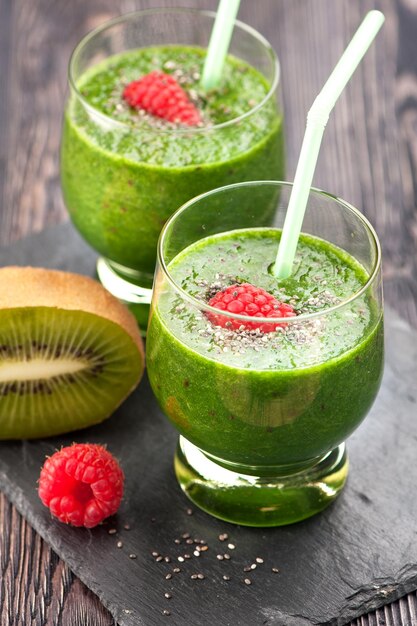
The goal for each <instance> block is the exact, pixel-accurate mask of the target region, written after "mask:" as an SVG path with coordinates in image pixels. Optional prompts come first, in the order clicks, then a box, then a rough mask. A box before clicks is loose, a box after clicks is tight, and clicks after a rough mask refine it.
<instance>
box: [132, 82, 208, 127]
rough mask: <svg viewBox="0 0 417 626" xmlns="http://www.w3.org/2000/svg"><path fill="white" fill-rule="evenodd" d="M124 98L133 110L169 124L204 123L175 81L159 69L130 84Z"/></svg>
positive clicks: (191, 124)
mask: <svg viewBox="0 0 417 626" xmlns="http://www.w3.org/2000/svg"><path fill="white" fill-rule="evenodd" d="M123 98H124V99H125V100H126V102H127V103H128V104H130V106H131V107H134V108H136V109H144V110H145V111H147V112H148V113H151V114H152V115H156V116H157V117H162V118H163V119H164V120H167V121H168V122H176V123H180V124H185V125H186V126H196V125H197V124H199V123H200V122H201V116H200V113H199V111H198V109H197V108H196V107H195V106H194V104H193V103H192V102H191V101H190V100H189V98H188V96H187V94H186V93H185V91H184V89H183V88H182V87H181V86H180V85H179V84H178V83H177V81H176V80H175V78H174V77H173V76H171V75H170V74H164V72H160V71H158V70H154V71H153V72H151V73H150V74H146V76H142V78H140V79H139V80H134V81H132V82H131V83H129V84H128V85H126V87H125V88H124V90H123Z"/></svg>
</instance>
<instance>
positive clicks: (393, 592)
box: [0, 472, 417, 626]
mask: <svg viewBox="0 0 417 626" xmlns="http://www.w3.org/2000/svg"><path fill="white" fill-rule="evenodd" d="M0 488H1V491H2V492H3V493H4V494H5V495H6V496H7V498H8V499H9V500H10V502H12V503H13V505H14V506H15V507H16V509H17V510H18V512H19V513H20V514H21V515H22V516H23V517H24V518H25V519H26V520H27V521H28V523H29V524H30V525H31V526H32V527H33V528H34V529H35V530H36V532H37V533H38V534H39V535H40V536H41V537H42V539H43V540H44V541H45V542H46V543H47V544H48V545H49V546H50V547H51V548H52V549H53V550H54V551H55V552H56V554H57V555H58V556H59V557H60V558H62V557H61V554H60V547H59V545H58V543H57V542H55V541H54V538H53V537H52V540H51V538H50V537H48V533H47V530H46V525H45V523H44V522H43V521H40V520H39V519H37V518H36V516H35V515H33V514H32V511H31V509H30V506H28V503H27V502H26V498H25V495H24V493H23V491H22V490H21V489H16V487H15V486H14V485H12V484H11V483H10V482H9V480H8V477H7V475H6V474H5V473H4V472H1V473H0ZM63 560H65V562H66V563H67V565H68V566H69V567H70V569H71V570H72V572H73V573H74V574H75V575H76V576H77V577H78V578H79V579H80V580H81V581H82V582H83V583H84V584H85V585H86V587H88V588H89V589H90V590H91V591H93V593H95V594H96V595H97V596H98V598H99V599H100V601H101V602H102V603H103V605H104V606H105V607H106V608H107V609H108V610H109V611H110V613H111V614H112V616H113V618H114V620H115V621H116V622H117V624H119V625H120V626H132V622H131V620H130V619H128V618H125V616H124V615H123V609H122V608H121V607H120V606H118V605H117V604H115V603H113V602H109V601H108V600H107V598H106V597H105V596H104V595H103V594H102V593H101V589H100V587H99V586H98V585H95V584H94V583H92V582H91V580H88V581H87V580H86V579H84V577H83V571H82V569H81V571H80V569H79V564H78V563H77V561H76V560H73V559H72V558H71V557H68V558H67V557H65V559H63ZM386 589H387V593H385V592H383V594H381V597H380V600H379V601H378V600H376V599H375V592H374V589H373V588H372V584H370V586H369V589H368V593H369V599H364V600H360V599H359V598H361V597H362V596H364V595H366V594H367V591H361V594H360V595H357V596H356V597H357V598H358V601H357V602H355V605H351V603H350V602H349V601H348V604H347V606H346V615H345V617H343V618H339V617H338V616H335V617H334V618H333V619H331V620H330V621H328V622H320V623H317V622H311V621H309V622H307V621H306V618H305V617H304V616H301V615H300V614H298V615H289V616H288V617H290V618H297V617H299V618H300V619H301V620H302V622H300V626H307V625H308V624H314V626H345V625H346V624H349V622H350V621H352V620H354V619H356V618H359V617H361V616H362V615H365V614H367V613H368V612H373V611H375V610H377V609H379V608H381V607H383V606H385V605H387V604H389V603H391V602H394V601H396V600H399V599H400V598H401V597H403V596H405V595H407V594H408V593H410V592H412V591H414V590H415V589H417V573H416V574H415V575H414V576H413V577H412V578H411V579H410V580H409V581H408V582H407V583H405V584H404V583H401V582H397V581H395V580H394V581H393V582H392V585H389V586H388V587H387V588H386ZM138 619H140V617H138V616H137V615H136V616H135V622H134V624H135V625H137V626H140V625H141V624H143V626H145V623H144V622H143V621H142V620H140V622H139V621H138ZM162 623H165V621H162V619H161V624H162ZM268 626H282V622H281V621H280V622H277V621H268Z"/></svg>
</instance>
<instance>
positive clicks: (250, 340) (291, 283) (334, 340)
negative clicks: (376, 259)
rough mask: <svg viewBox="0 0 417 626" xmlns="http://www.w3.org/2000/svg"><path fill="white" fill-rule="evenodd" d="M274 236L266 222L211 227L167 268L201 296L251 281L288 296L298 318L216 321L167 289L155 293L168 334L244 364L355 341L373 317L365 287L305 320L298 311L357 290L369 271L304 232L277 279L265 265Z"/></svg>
mask: <svg viewBox="0 0 417 626" xmlns="http://www.w3.org/2000/svg"><path fill="white" fill-rule="evenodd" d="M280 236H281V233H280V231H278V230H272V229H267V228H265V229H258V230H252V229H246V230H240V231H233V232H230V233H222V234H220V235H214V236H211V237H208V238H205V239H203V240H200V241H198V242H197V243H195V244H193V245H191V246H189V247H188V248H186V249H185V250H183V251H182V252H181V253H180V254H179V255H177V256H176V257H175V258H174V260H173V261H172V262H171V263H170V265H169V268H168V269H169V272H170V275H171V277H172V278H173V279H174V281H175V282H176V283H177V285H179V286H180V287H181V288H182V289H183V290H184V291H186V292H187V293H189V294H190V295H192V296H194V297H195V298H197V299H198V300H201V301H202V302H205V303H207V302H208V299H209V296H210V295H212V294H213V293H215V292H216V291H219V290H220V289H224V288H225V287H227V286H229V285H232V284H239V283H251V284H253V285H255V286H257V287H262V288H263V289H265V290H266V291H268V292H269V293H271V294H272V295H273V296H274V297H275V298H276V299H277V300H279V301H280V302H286V303H288V304H291V305H292V306H293V307H294V308H295V310H296V312H297V314H298V316H297V318H293V320H292V321H291V322H287V323H285V324H284V325H283V327H282V328H278V329H277V330H276V331H275V332H272V333H262V332H260V331H257V332H255V331H251V332H249V331H243V330H242V332H239V331H234V330H228V329H227V328H218V327H215V326H213V324H211V322H210V321H209V320H208V319H207V317H206V315H205V314H204V313H200V312H199V311H198V310H197V309H195V308H194V310H193V308H192V307H191V308H190V307H189V306H188V305H185V306H184V303H183V301H182V299H181V297H180V296H179V295H178V294H177V295H174V292H173V291H171V292H170V295H166V296H165V297H164V296H163V297H162V298H161V300H160V303H159V310H160V312H159V315H160V317H161V320H163V322H164V324H166V325H167V326H168V328H169V329H170V331H171V332H172V333H173V335H174V336H176V337H177V338H178V339H180V340H181V341H184V343H185V344H186V345H187V346H189V347H190V348H192V349H194V350H196V351H198V353H199V354H201V355H204V356H207V357H210V358H214V359H219V360H220V361H221V362H222V363H224V364H225V365H226V364H227V365H231V366H235V367H239V368H249V369H266V370H268V369H293V368H300V367H306V366H309V365H312V364H314V363H321V362H324V361H328V360H329V359H332V358H334V357H337V356H338V355H340V354H342V353H344V352H346V351H347V350H349V349H350V348H352V347H354V346H355V345H356V344H357V343H358V342H359V341H360V340H361V339H362V338H363V337H364V336H365V335H366V332H367V329H368V328H369V327H370V325H371V322H372V321H373V320H372V317H373V316H372V308H371V307H370V305H369V302H368V301H367V299H366V297H365V296H364V295H362V296H360V297H358V298H357V299H356V300H355V301H354V302H352V303H350V304H347V305H345V306H343V307H341V308H340V309H338V310H336V311H335V312H332V313H330V314H328V315H324V316H320V317H317V318H313V319H311V320H305V321H303V317H304V315H305V314H309V313H315V312H319V311H325V310H326V309H328V308H329V307H334V306H336V305H338V304H339V303H341V302H344V301H345V300H347V299H348V298H350V297H351V296H352V295H354V294H355V293H357V292H358V291H360V289H361V288H362V287H363V285H364V284H365V283H366V281H367V279H368V274H367V272H366V271H365V269H364V268H363V267H362V266H361V265H360V264H359V263H358V262H356V261H355V260H354V259H353V258H352V257H351V256H350V255H348V254H347V253H345V252H344V251H343V250H341V249H340V248H337V247H336V246H333V245H331V244H329V243H328V242H325V241H323V240H321V239H319V238H315V237H311V236H308V235H302V236H301V238H300V241H299V245H298V249H297V255H296V259H295V265H294V272H293V274H292V276H291V277H290V278H288V279H285V280H281V281H277V279H276V278H275V277H274V276H273V274H272V272H271V267H272V264H273V262H274V260H275V256H276V251H277V247H278V242H279V239H280ZM252 319H254V318H252Z"/></svg>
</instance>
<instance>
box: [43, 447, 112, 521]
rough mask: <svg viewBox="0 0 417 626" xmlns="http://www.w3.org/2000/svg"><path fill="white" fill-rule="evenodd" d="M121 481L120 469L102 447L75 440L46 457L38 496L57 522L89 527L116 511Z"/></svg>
mask: <svg viewBox="0 0 417 626" xmlns="http://www.w3.org/2000/svg"><path fill="white" fill-rule="evenodd" d="M123 482H124V474H123V470H122V469H121V467H120V465H119V463H118V462H117V461H116V459H115V458H114V457H113V456H112V455H111V454H110V452H108V451H107V450H106V448H104V447H103V446H100V445H98V444H94V443H77V444H73V445H72V446H67V447H66V448H62V449H61V450H59V451H58V452H55V454H53V455H52V456H51V457H48V458H47V460H46V461H45V463H44V465H43V467H42V470H41V475H40V478H39V497H40V499H41V500H42V502H43V504H44V505H45V506H47V507H49V509H50V511H51V513H52V515H54V516H55V517H57V518H58V519H59V520H60V521H61V522H64V523H66V524H72V525H73V526H85V528H93V526H97V524H99V523H100V522H102V521H103V520H104V519H105V518H106V517H108V516H109V515H113V514H114V513H116V511H117V509H118V508H119V506H120V502H121V499H122V496H123Z"/></svg>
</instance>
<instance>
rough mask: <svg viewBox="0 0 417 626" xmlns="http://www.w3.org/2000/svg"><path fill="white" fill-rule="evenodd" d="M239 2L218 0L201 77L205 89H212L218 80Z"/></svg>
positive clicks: (238, 0) (235, 0) (236, 0)
mask: <svg viewBox="0 0 417 626" xmlns="http://www.w3.org/2000/svg"><path fill="white" fill-rule="evenodd" d="M239 4H240V0H220V4H219V7H218V9H217V15H216V19H215V22H214V26H213V30H212V31H211V36H210V42H209V45H208V49H207V56H206V60H205V62H204V69H203V76H202V78H201V86H202V87H203V89H205V90H209V89H213V88H214V87H216V86H217V84H218V82H219V81H220V78H221V75H222V71H223V66H224V61H225V59H226V54H227V51H228V49H229V45H230V40H231V38H232V33H233V26H234V25H235V18H236V15H237V12H238V10H239Z"/></svg>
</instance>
